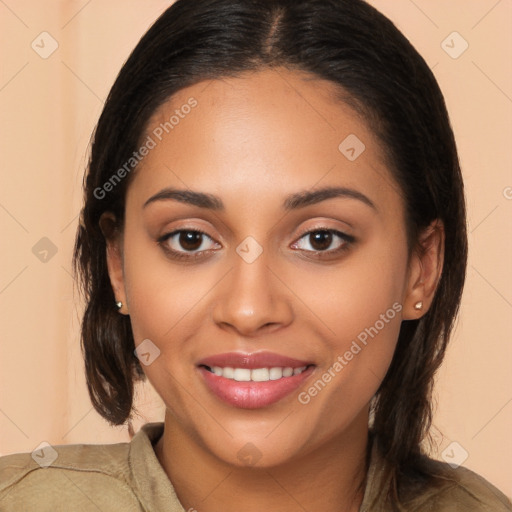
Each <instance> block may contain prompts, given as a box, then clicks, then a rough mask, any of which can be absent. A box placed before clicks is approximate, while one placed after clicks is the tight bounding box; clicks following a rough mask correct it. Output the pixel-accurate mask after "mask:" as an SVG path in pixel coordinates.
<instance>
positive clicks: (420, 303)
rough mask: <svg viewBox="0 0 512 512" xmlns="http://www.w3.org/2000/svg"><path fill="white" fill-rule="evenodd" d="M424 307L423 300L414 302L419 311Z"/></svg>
mask: <svg viewBox="0 0 512 512" xmlns="http://www.w3.org/2000/svg"><path fill="white" fill-rule="evenodd" d="M422 307H423V302H422V301H421V300H420V301H418V302H416V304H414V309H417V310H418V311H419V310H420V309H421V308H422Z"/></svg>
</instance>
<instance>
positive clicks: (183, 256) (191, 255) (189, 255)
mask: <svg viewBox="0 0 512 512" xmlns="http://www.w3.org/2000/svg"><path fill="white" fill-rule="evenodd" d="M324 232H327V233H331V234H333V235H336V236H338V237H339V238H341V239H342V240H343V241H344V243H343V244H342V245H341V246H340V247H338V248H337V249H331V250H329V251H308V250H304V249H299V250H303V251H305V252H307V253H313V254H314V255H315V257H317V258H319V259H322V257H323V255H324V254H327V255H328V256H335V255H338V254H341V253H344V252H345V251H347V250H348V249H349V247H350V246H351V245H352V244H353V243H354V242H355V238H354V237H353V236H351V235H347V234H346V233H343V232H341V231H338V230H336V229H328V228H315V229H312V230H310V231H306V232H304V233H302V235H301V236H300V237H299V238H298V240H301V239H302V238H304V237H305V236H306V235H311V234H313V233H324ZM180 233H199V234H201V235H204V236H206V237H208V238H210V239H211V240H213V239H212V238H211V237H210V236H209V235H208V233H205V232H204V231H201V230H200V229H178V230H175V231H173V232H171V233H167V234H165V235H163V236H161V237H160V238H159V239H158V240H157V242H158V244H159V245H160V246H161V247H162V249H163V250H164V251H165V252H166V253H167V254H169V255H170V256H171V257H172V258H173V259H176V260H188V261H195V260H197V259H199V258H203V257H204V253H205V252H208V250H206V251H198V252H190V251H189V252H182V251H176V250H174V249H170V248H169V247H168V246H167V245H166V244H165V242H167V240H169V239H170V238H172V237H174V236H175V235H178V234H180ZM296 243H297V242H294V244H296ZM209 250H211V249H209Z"/></svg>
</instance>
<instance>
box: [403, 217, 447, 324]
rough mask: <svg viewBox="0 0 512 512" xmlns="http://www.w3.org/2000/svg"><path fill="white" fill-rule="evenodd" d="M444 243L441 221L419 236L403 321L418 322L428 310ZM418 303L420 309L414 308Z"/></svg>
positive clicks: (433, 292)
mask: <svg viewBox="0 0 512 512" xmlns="http://www.w3.org/2000/svg"><path fill="white" fill-rule="evenodd" d="M444 241H445V231H444V225H443V223H442V221H441V220H439V219H436V220H434V221H433V222H432V223H431V224H430V225H429V226H428V227H427V228H425V229H424V230H423V231H422V232H421V233H420V236H419V239H418V241H417V244H416V247H415V248H414V249H413V251H412V254H411V257H410V261H409V267H408V277H407V283H406V293H405V298H404V301H403V305H404V308H403V311H404V312H403V319H404V320H417V319H418V318H421V317H422V316H423V315H424V314H425V313H426V312H427V311H428V310H429V308H430V305H431V304H432V301H433V300H434V295H435V292H436V289H437V285H438V283H439V279H440V278H441V272H442V270H443V262H444ZM419 303H421V308H415V305H418V306H419Z"/></svg>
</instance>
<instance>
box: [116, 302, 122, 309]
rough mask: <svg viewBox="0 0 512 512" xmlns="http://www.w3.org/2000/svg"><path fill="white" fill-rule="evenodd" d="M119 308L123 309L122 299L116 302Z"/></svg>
mask: <svg viewBox="0 0 512 512" xmlns="http://www.w3.org/2000/svg"><path fill="white" fill-rule="evenodd" d="M116 306H117V309H121V308H122V307H123V303H122V302H121V301H118V302H116Z"/></svg>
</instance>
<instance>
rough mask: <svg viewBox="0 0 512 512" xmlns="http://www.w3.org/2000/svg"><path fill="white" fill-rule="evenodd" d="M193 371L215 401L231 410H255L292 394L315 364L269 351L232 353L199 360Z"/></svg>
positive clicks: (310, 372) (309, 373)
mask: <svg viewBox="0 0 512 512" xmlns="http://www.w3.org/2000/svg"><path fill="white" fill-rule="evenodd" d="M197 368H198V371H199V372H200V374H201V377H202V378H203V382H204V383H205V384H206V387H207V389H208V390H209V391H210V392H211V393H212V394H213V395H214V396H215V397H216V398H218V399H220V400H221V401H222V402H224V403H227V404H229V405H231V406H234V407H238V408H242V409H258V408H262V407H268V406H270V405H272V404H274V403H276V402H279V401H280V400H282V399H283V398H285V397H286V396H288V395H290V394H291V393H293V391H295V390H296V389H297V388H298V387H299V386H301V385H302V384H303V383H304V381H305V380H306V379H307V378H308V377H309V376H310V375H311V374H312V372H313V371H314V368H315V365H314V364H313V363H311V362H308V361H300V360H297V359H292V358H288V357H285V356H281V355H278V354H273V353H270V352H260V353H256V354H241V353H236V352H232V353H228V354H219V355H216V356H212V357H209V358H206V359H203V360H202V361H200V362H199V363H198V365H197Z"/></svg>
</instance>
